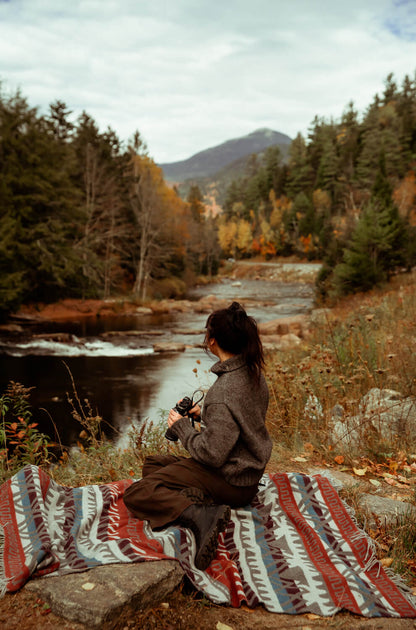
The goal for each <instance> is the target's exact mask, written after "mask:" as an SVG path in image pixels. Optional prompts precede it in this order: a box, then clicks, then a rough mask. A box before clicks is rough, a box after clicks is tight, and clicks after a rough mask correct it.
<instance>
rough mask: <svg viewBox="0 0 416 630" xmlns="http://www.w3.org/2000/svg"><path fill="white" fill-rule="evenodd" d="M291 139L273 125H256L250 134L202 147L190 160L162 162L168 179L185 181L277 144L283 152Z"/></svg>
mask: <svg viewBox="0 0 416 630" xmlns="http://www.w3.org/2000/svg"><path fill="white" fill-rule="evenodd" d="M291 142H292V140H291V138H289V136H287V135H285V134H283V133H280V132H278V131H273V130H272V129H257V130H256V131H253V132H252V133H250V134H248V135H247V136H242V137H241V138H234V139H232V140H227V141H226V142H223V143H222V144H219V145H217V146H215V147H211V148H209V149H205V150H204V151H200V152H199V153H196V154H195V155H193V156H191V157H190V158H188V159H187V160H181V161H179V162H170V163H166V164H159V166H160V167H161V168H162V169H163V173H164V176H165V179H166V180H167V181H175V182H183V181H185V180H187V179H194V178H203V177H210V176H212V175H214V174H215V173H217V172H218V171H220V170H221V169H223V168H224V167H226V166H228V165H230V164H232V163H233V162H236V161H239V160H244V158H246V157H248V156H249V155H251V154H252V153H259V152H261V151H263V150H264V149H266V148H267V147H270V146H274V145H278V146H279V147H280V148H281V150H282V154H283V155H285V154H286V153H287V149H288V147H289V145H290V143H291Z"/></svg>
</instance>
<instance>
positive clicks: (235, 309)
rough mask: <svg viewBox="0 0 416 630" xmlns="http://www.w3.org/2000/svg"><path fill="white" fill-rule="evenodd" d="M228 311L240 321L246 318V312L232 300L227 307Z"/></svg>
mask: <svg viewBox="0 0 416 630" xmlns="http://www.w3.org/2000/svg"><path fill="white" fill-rule="evenodd" d="M228 311H229V312H230V313H232V315H233V318H234V319H235V320H236V321H242V320H243V319H246V318H247V313H246V312H245V310H244V309H243V307H242V306H241V304H239V303H238V302H233V303H232V304H231V306H229V307H228Z"/></svg>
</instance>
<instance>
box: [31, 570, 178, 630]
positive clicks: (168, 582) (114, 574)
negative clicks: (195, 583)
mask: <svg viewBox="0 0 416 630" xmlns="http://www.w3.org/2000/svg"><path fill="white" fill-rule="evenodd" d="M182 579H183V571H182V569H181V567H180V565H179V563H178V562H176V560H157V561H154V562H138V563H132V564H112V565H104V566H99V567H95V568H94V569H90V570H89V571H87V572H84V573H70V574H68V575H62V576H57V577H45V578H38V579H35V580H31V581H29V582H28V583H27V584H26V586H25V589H26V590H28V591H31V592H34V593H37V594H38V595H39V597H41V599H43V600H44V601H46V602H47V603H48V604H49V605H50V607H51V610H52V612H53V613H55V614H56V615H59V616H61V617H64V618H66V619H69V620H70V621H73V622H76V623H82V624H85V625H86V626H88V627H90V628H100V629H103V630H105V629H110V628H114V626H115V624H116V622H117V626H119V624H121V622H123V621H124V620H125V621H126V622H127V621H128V620H129V619H132V618H133V617H134V615H135V613H136V611H137V610H138V609H142V608H145V607H146V606H149V605H151V606H157V605H158V604H159V603H160V602H161V601H163V600H164V599H165V598H166V596H167V595H169V594H170V593H171V592H172V591H173V590H174V589H175V588H176V587H177V586H178V585H179V584H180V582H181V581H182ZM120 627H122V626H120Z"/></svg>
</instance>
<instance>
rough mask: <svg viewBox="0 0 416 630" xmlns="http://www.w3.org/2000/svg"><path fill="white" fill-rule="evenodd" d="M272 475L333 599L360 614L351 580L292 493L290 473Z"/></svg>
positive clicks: (280, 499)
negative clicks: (325, 546)
mask: <svg viewBox="0 0 416 630" xmlns="http://www.w3.org/2000/svg"><path fill="white" fill-rule="evenodd" d="M270 478H271V480H272V481H273V482H274V483H275V485H276V487H277V489H278V492H279V503H280V506H281V507H282V509H283V510H284V511H285V513H286V516H287V517H288V519H289V520H290V521H291V522H292V523H293V524H294V526H295V528H296V531H297V532H298V534H299V536H300V537H301V538H302V540H303V543H304V545H305V550H306V551H307V553H308V555H309V558H310V559H311V561H312V562H313V564H314V565H315V566H316V568H317V569H318V571H319V572H320V574H321V576H322V579H323V580H324V582H325V584H326V586H327V588H328V592H329V593H330V594H331V596H332V599H333V601H334V603H335V604H336V605H337V606H339V608H340V609H342V608H347V609H348V610H351V611H352V612H355V613H356V614H358V615H359V614H361V611H360V607H359V606H358V604H357V601H356V599H355V598H354V596H353V594H352V592H351V590H350V588H349V586H348V581H347V580H346V579H345V577H344V576H343V575H341V573H340V572H339V571H338V570H337V569H336V568H335V567H334V565H333V563H332V562H331V560H330V559H329V557H328V554H327V553H326V551H325V549H324V547H323V545H322V543H321V541H320V539H319V536H318V535H317V534H316V533H315V532H314V531H313V529H312V528H311V527H310V525H309V524H308V523H307V521H306V520H305V518H304V517H303V516H302V514H301V512H300V510H299V508H298V506H297V503H296V500H295V497H294V495H293V491H292V487H291V485H290V482H289V479H288V477H287V476H286V475H283V474H276V475H271V476H270Z"/></svg>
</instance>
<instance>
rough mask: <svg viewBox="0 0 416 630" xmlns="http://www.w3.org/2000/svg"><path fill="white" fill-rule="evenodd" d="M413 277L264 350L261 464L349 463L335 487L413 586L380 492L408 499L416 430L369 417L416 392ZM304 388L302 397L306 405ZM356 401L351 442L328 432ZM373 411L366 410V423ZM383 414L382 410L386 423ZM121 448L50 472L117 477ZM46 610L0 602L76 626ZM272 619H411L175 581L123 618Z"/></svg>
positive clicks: (135, 623)
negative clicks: (218, 595)
mask: <svg viewBox="0 0 416 630" xmlns="http://www.w3.org/2000/svg"><path fill="white" fill-rule="evenodd" d="M415 289H416V273H413V274H409V275H403V276H400V277H396V278H393V279H392V281H391V283H390V284H389V286H387V287H385V288H384V289H382V290H381V289H378V290H375V291H373V292H371V293H368V294H365V295H356V296H353V297H351V298H348V299H346V300H344V301H343V302H340V303H339V304H338V305H336V306H335V307H334V308H332V309H328V310H326V311H321V312H320V314H319V313H317V315H320V316H319V317H318V316H317V317H316V318H315V319H314V321H313V325H312V326H311V333H310V336H308V337H307V338H304V339H302V340H301V343H300V344H298V345H296V346H295V347H293V348H291V349H289V350H286V351H284V352H282V351H273V352H270V354H268V364H269V366H268V378H269V383H270V388H271V393H272V396H271V406H270V413H269V419H268V422H269V427H270V430H271V432H272V433H273V436H274V442H275V447H274V452H273V457H272V460H271V462H270V465H269V470H270V472H276V471H279V470H282V471H298V472H303V473H308V472H309V471H313V472H316V470H317V469H325V470H326V471H327V472H328V473H330V474H331V475H332V476H338V475H341V478H342V475H347V476H348V478H349V480H350V483H349V487H348V488H347V489H346V490H344V494H343V497H344V499H345V500H346V501H347V503H349V504H350V505H351V506H352V507H353V508H354V509H355V511H356V515H357V518H358V520H359V522H360V523H361V524H362V525H363V526H365V527H366V529H367V532H368V534H369V535H370V536H371V537H372V538H373V541H374V545H375V546H376V550H377V554H378V556H379V558H381V559H383V561H384V562H385V566H391V567H393V568H397V567H401V570H402V572H403V573H404V574H405V575H406V578H407V579H408V580H409V583H410V584H411V585H412V586H413V588H415V587H416V570H415V569H416V556H415V549H416V528H415V521H414V518H412V519H411V520H409V521H406V520H403V519H402V518H400V519H399V518H396V520H395V521H394V519H393V526H390V527H387V526H386V522H385V519H384V515H385V513H386V509H387V508H386V506H387V503H388V501H387V500H391V501H393V502H400V504H401V505H405V504H406V503H409V504H411V505H416V483H415V480H416V474H415V473H414V468H412V466H413V467H414V464H415V462H416V457H415V454H416V444H415V441H414V438H415V432H414V431H413V433H410V434H407V433H406V425H404V424H403V423H402V422H401V421H402V420H407V418H408V417H407V416H403V417H402V418H399V420H400V422H399V425H397V427H398V431H397V432H395V435H394V437H393V438H392V439H386V438H385V437H384V436H382V435H380V433H379V429H380V427H381V426H382V425H381V422H380V421H381V420H382V419H383V417H384V416H383V414H384V413H385V412H387V413H392V411H393V410H394V409H396V408H397V407H398V405H400V404H401V403H403V401H405V400H406V399H407V398H410V399H414V398H415V394H416V321H415V316H414V314H415V312H416V290H415ZM374 388H376V389H378V390H379V391H380V392H394V393H395V396H396V398H395V399H392V398H391V396H390V398H389V399H388V401H389V402H388V403H387V409H386V408H385V407H380V405H379V402H380V399H379V400H378V401H376V405H375V406H373V407H371V409H369V415H366V412H367V411H368V409H367V408H362V404H361V403H362V401H363V399H364V398H365V396H367V394H368V393H369V392H370V391H371V390H372V389H374ZM307 400H309V401H310V405H309V407H306V405H305V403H306V401H307ZM366 400H367V401H368V400H369V399H368V398H367V399H366ZM373 400H374V399H373ZM383 400H385V399H383ZM386 400H387V399H386ZM392 407H393V408H394V409H392ZM360 413H361V414H362V415H361V416H359V417H361V419H362V420H361V425H362V427H363V434H362V435H358V436H357V440H356V443H355V445H354V448H352V446H351V445H349V444H344V443H341V444H340V443H338V444H334V443H333V442H331V440H330V430H332V428H333V424H334V422H335V420H337V421H338V420H339V421H341V422H342V424H345V425H346V427H347V430H348V431H349V430H350V429H349V428H348V423H349V422H352V421H353V419H354V418H355V417H357V416H358V415H359V414H360ZM371 419H373V420H375V423H374V425H373V424H372V423H371ZM391 421H392V416H390V421H389V422H388V423H387V427H386V428H389V427H390V426H391ZM370 423H371V424H370ZM351 426H352V425H351ZM350 428H351V427H350ZM141 437H142V439H143V437H144V436H141ZM153 447H154V448H157V445H156V444H153ZM130 455H131V459H129V457H130ZM130 455H127V453H126V452H123V453H119V454H118V455H117V454H116V453H115V452H113V454H112V453H111V452H110V450H109V449H106V448H103V449H101V450H99V451H97V452H94V450H90V451H88V450H86V451H84V453H81V454H80V456H79V460H78V463H77V464H75V462H74V461H73V462H70V466H69V467H68V468H67V467H66V466H65V465H63V464H62V466H60V467H59V468H58V469H57V474H58V473H59V480H60V482H65V483H68V485H72V484H73V485H77V484H80V485H82V483H83V480H84V482H92V483H93V482H95V481H97V482H98V481H100V482H104V481H114V480H115V479H120V478H126V477H128V476H129V475H130V474H131V473H130V468H129V466H130V467H133V466H134V463H133V462H134V459H135V454H134V453H133V452H132V453H130ZM135 465H136V466H137V460H136V464H135ZM131 470H132V471H133V472H134V470H133V468H131ZM364 495H366V496H367V495H370V497H372V500H374V501H377V505H378V509H380V512H378V514H379V520H378V521H377V520H376V521H374V520H373V521H371V520H370V517H371V512H373V513H377V512H376V510H375V509H374V507H372V508H371V510H370V511H369V512H368V511H367V512H366V510H365V509H364V506H363V496H364ZM364 498H365V497H364ZM383 501H384V503H383ZM389 505H391V504H389ZM394 514H395V510H393V516H394ZM404 540H405V541H406V542H404ZM87 575H88V574H86V576H87ZM86 576H85V581H88V580H87V577H86ZM48 610H49V609H48V606H46V608H45V607H44V602H43V601H42V599H41V598H39V596H36V595H33V594H30V595H29V594H28V593H27V592H26V591H25V590H23V591H22V592H19V593H17V594H16V595H13V596H7V597H6V598H4V599H3V600H2V601H1V602H0V620H1V621H3V619H4V620H6V624H7V623H9V625H6V626H5V627H8V628H16V630H17V628H20V630H32V629H34V628H37V627H39V625H42V626H44V627H45V628H47V627H50V628H53V627H58V626H59V627H66V628H67V629H68V630H69V629H71V630H75V629H76V630H79V628H80V626H77V625H76V624H71V623H69V622H64V621H61V620H60V619H59V618H58V617H56V616H55V615H54V614H53V613H50V612H49V613H48ZM218 624H223V625H222V626H221V625H218ZM276 624H281V625H282V627H286V628H302V627H311V628H313V629H324V628H325V629H326V628H338V629H343V630H344V629H345V630H349V629H350V628H352V627H353V628H361V629H363V630H365V629H367V628H368V630H370V629H371V630H374V628H375V627H377V628H381V629H384V628H385V629H386V630H387V629H391V630H393V629H394V630H396V629H397V630H410V628H414V620H412V619H385V618H381V619H380V618H377V619H376V620H374V619H363V618H361V617H357V616H354V615H350V614H347V613H340V614H338V615H336V616H335V617H333V618H328V619H324V618H316V616H313V615H312V616H308V615H306V616H281V615H279V616H276V615H275V614H271V613H267V612H266V611H265V610H264V609H262V608H257V609H254V611H252V610H248V609H246V608H242V609H231V608H224V607H218V606H215V605H214V604H211V603H209V602H207V601H206V600H203V599H201V598H199V597H198V595H197V594H196V593H195V591H193V590H186V588H184V587H181V588H179V589H177V590H175V591H174V592H173V593H172V595H171V596H169V597H167V598H166V600H165V601H164V602H162V603H158V604H157V605H156V604H155V605H154V606H150V607H148V608H147V609H146V610H145V611H142V612H135V613H132V615H131V617H130V618H129V619H128V621H126V622H125V623H124V626H123V627H127V628H141V629H143V630H146V629H149V630H150V629H154V628H164V627H165V628H168V627H169V626H170V627H172V628H183V629H188V628H189V629H191V628H193V627H198V628H201V629H203V630H211V629H212V628H223V629H224V625H226V626H229V627H230V628H233V629H234V630H236V628H240V629H241V630H252V628H259V630H266V629H267V630H268V629H269V628H270V629H271V628H275V627H276Z"/></svg>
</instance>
